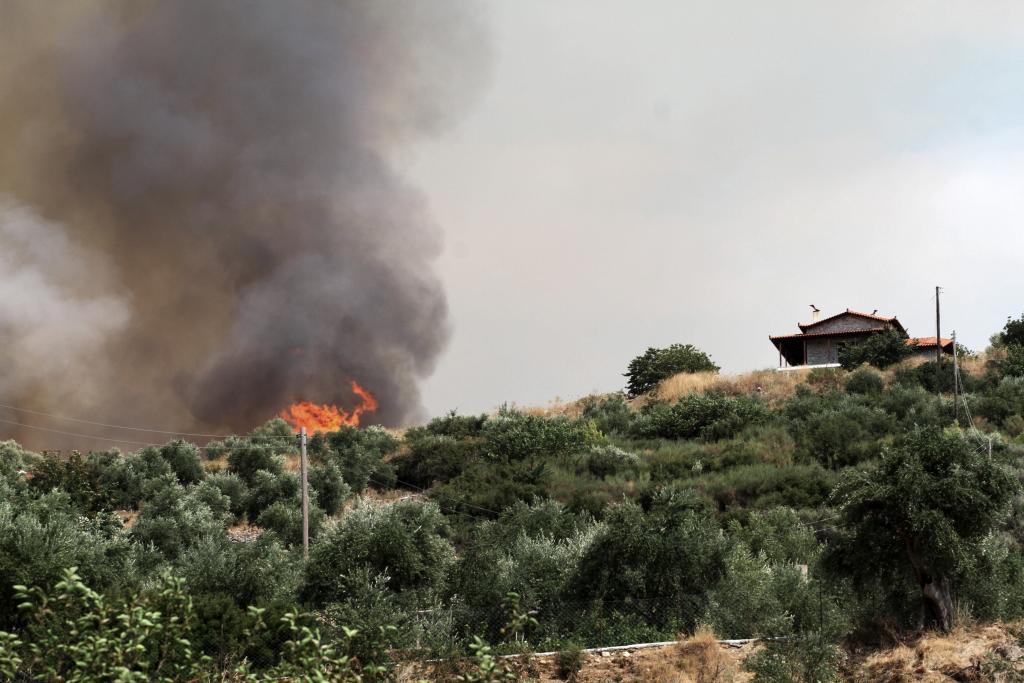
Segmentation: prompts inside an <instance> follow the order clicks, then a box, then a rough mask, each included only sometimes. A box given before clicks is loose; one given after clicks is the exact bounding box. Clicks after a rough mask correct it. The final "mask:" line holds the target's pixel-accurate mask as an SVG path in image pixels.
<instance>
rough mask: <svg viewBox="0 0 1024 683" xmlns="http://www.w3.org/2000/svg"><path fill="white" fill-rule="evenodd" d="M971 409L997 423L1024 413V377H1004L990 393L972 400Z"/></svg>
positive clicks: (1002, 422)
mask: <svg viewBox="0 0 1024 683" xmlns="http://www.w3.org/2000/svg"><path fill="white" fill-rule="evenodd" d="M970 407H971V411H972V412H973V413H974V414H976V415H978V416H980V417H984V418H986V419H988V420H990V421H991V422H993V423H995V424H997V425H1003V424H1005V422H1006V421H1007V420H1008V419H1010V418H1012V417H1013V416H1015V415H1024V377H1004V378H1003V379H1002V380H1001V381H1000V382H999V384H998V385H996V387H995V388H994V389H992V390H991V391H989V392H988V393H986V394H984V395H981V396H978V397H974V398H973V399H972V400H971V401H970Z"/></svg>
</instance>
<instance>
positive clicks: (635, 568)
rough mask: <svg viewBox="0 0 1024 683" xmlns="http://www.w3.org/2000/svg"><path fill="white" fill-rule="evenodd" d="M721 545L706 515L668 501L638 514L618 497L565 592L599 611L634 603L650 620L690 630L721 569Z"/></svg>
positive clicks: (725, 544) (715, 526) (724, 550)
mask: <svg viewBox="0 0 1024 683" xmlns="http://www.w3.org/2000/svg"><path fill="white" fill-rule="evenodd" d="M728 547H729V545H728V542H727V539H726V538H725V537H724V536H723V535H722V533H721V531H720V529H719V527H718V524H717V523H716V522H715V520H714V519H713V518H712V517H711V516H710V515H707V514H705V513H702V512H698V511H694V510H691V509H683V510H676V509H673V508H668V507H659V508H656V509H652V511H651V512H650V513H644V511H643V510H642V509H641V508H639V507H638V506H636V505H634V504H632V503H623V504H621V505H619V506H617V507H615V508H613V509H612V510H611V511H610V512H609V514H608V515H607V516H606V518H605V523H604V526H603V528H602V529H601V530H600V531H599V532H598V533H597V535H596V536H595V538H594V539H593V541H591V542H590V543H589V544H588V545H587V547H586V549H585V551H584V552H583V555H582V557H581V558H580V561H579V566H578V569H577V570H576V572H575V574H574V575H573V577H572V578H571V579H570V580H569V588H568V594H569V595H570V596H571V598H572V599H573V600H576V601H580V600H582V601H585V602H592V604H594V605H596V606H598V608H599V611H600V612H601V613H605V614H606V613H608V612H609V611H614V610H620V609H624V608H628V606H629V605H631V604H635V605H637V606H640V607H642V608H643V612H642V614H643V617H644V619H645V620H646V621H647V623H649V624H651V625H654V626H660V627H662V628H672V629H676V628H679V629H681V630H682V629H692V628H693V627H694V626H695V625H696V623H697V621H698V618H699V616H700V615H701V614H702V613H703V612H704V609H705V601H706V595H707V586H709V585H711V584H713V583H715V582H717V581H718V579H719V578H720V577H721V575H722V573H723V572H724V570H725V556H726V553H727V551H728Z"/></svg>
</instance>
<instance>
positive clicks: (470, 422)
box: [406, 410, 487, 441]
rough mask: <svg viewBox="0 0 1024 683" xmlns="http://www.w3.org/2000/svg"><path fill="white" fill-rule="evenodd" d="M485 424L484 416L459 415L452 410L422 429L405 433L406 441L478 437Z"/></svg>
mask: <svg viewBox="0 0 1024 683" xmlns="http://www.w3.org/2000/svg"><path fill="white" fill-rule="evenodd" d="M486 422H487V416H486V415H459V414H458V413H456V412H455V411H454V410H453V411H451V412H450V413H448V414H447V415H445V416H444V417H435V418H434V419H433V420H431V421H430V422H428V423H427V424H426V425H424V426H423V427H413V428H412V429H410V430H409V431H408V432H406V439H408V440H410V441H416V440H417V439H419V438H421V437H424V436H448V437H451V438H453V439H470V438H473V437H476V436H480V432H481V430H482V429H483V427H484V424H486Z"/></svg>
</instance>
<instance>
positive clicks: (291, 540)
mask: <svg viewBox="0 0 1024 683" xmlns="http://www.w3.org/2000/svg"><path fill="white" fill-rule="evenodd" d="M315 501H316V496H313V495H311V496H310V501H309V537H310V539H313V538H316V536H317V534H318V533H319V532H320V525H321V524H323V521H324V511H323V510H322V509H320V506H318V505H316V502H315ZM256 523H257V524H259V525H260V526H261V527H263V528H264V529H266V530H268V531H273V532H274V533H276V534H277V536H278V537H279V538H280V539H281V540H282V541H284V542H285V544H287V545H302V503H301V501H298V500H295V499H291V500H288V501H283V500H279V501H276V502H275V503H273V504H271V505H270V506H268V507H267V508H266V509H265V510H263V512H261V513H260V516H259V517H258V518H257V519H256Z"/></svg>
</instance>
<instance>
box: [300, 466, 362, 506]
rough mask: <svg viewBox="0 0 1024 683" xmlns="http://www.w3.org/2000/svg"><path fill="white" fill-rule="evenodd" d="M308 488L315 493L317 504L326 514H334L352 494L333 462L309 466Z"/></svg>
mask: <svg viewBox="0 0 1024 683" xmlns="http://www.w3.org/2000/svg"><path fill="white" fill-rule="evenodd" d="M308 476H309V488H310V491H311V493H315V494H316V499H317V504H318V505H319V506H320V507H321V508H322V509H323V511H324V513H326V514H328V515H335V514H337V513H338V511H339V510H341V505H342V503H344V502H345V501H346V500H348V497H349V496H350V495H352V489H350V488H349V487H348V484H346V483H345V482H344V480H342V478H341V472H340V471H338V468H337V467H336V466H335V465H334V463H327V464H326V465H323V466H322V467H310V468H309V475H308Z"/></svg>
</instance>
